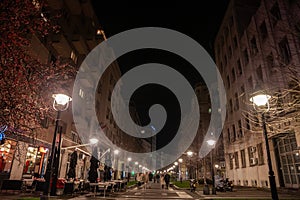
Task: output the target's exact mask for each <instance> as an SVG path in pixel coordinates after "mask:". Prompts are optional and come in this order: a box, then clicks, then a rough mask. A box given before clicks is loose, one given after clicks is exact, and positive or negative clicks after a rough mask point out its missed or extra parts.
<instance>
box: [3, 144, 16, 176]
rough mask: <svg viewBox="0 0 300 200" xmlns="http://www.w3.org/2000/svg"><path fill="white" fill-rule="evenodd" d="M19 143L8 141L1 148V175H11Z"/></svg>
mask: <svg viewBox="0 0 300 200" xmlns="http://www.w3.org/2000/svg"><path fill="white" fill-rule="evenodd" d="M16 144H17V142H15V141H13V140H6V141H5V143H4V144H3V145H1V146H0V173H9V172H10V170H11V165H12V162H13V158H14V153H15V150H16Z"/></svg>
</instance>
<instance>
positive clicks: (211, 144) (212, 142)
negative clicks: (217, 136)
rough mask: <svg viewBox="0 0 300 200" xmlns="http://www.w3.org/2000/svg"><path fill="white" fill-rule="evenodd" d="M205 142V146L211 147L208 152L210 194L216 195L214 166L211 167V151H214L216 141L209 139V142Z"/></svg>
mask: <svg viewBox="0 0 300 200" xmlns="http://www.w3.org/2000/svg"><path fill="white" fill-rule="evenodd" d="M206 142H207V144H208V145H209V146H211V147H212V149H211V151H210V162H211V180H212V188H211V194H216V188H215V169H214V166H213V149H214V146H215V144H216V141H215V140H213V139H210V140H207V141H206Z"/></svg>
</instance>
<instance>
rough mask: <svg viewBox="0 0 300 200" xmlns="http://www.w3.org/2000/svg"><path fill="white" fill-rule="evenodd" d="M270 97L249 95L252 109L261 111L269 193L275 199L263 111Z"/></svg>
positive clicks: (268, 105) (275, 193)
mask: <svg viewBox="0 0 300 200" xmlns="http://www.w3.org/2000/svg"><path fill="white" fill-rule="evenodd" d="M270 98H271V96H270V95H267V94H258V95H255V96H253V97H251V98H250V101H251V102H252V103H253V107H254V109H255V110H256V111H258V112H260V113H261V121H262V128H263V134H264V139H265V145H266V151H267V160H268V166H269V181H270V188H271V195H272V199H273V200H277V199H278V194H277V189H276V182H275V176H274V171H273V168H272V161H271V154H270V147H269V141H268V133H267V127H266V119H265V112H268V111H269V110H270V104H269V99H270Z"/></svg>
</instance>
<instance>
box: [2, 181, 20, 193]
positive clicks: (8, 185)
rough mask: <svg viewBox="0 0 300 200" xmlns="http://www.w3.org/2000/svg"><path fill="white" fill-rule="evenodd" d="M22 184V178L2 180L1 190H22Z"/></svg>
mask: <svg viewBox="0 0 300 200" xmlns="http://www.w3.org/2000/svg"><path fill="white" fill-rule="evenodd" d="M23 187H24V184H23V181H22V180H9V179H6V180H3V182H2V185H1V192H2V191H3V190H6V192H7V191H8V190H12V191H20V192H21V191H22V190H23V189H24V188H23Z"/></svg>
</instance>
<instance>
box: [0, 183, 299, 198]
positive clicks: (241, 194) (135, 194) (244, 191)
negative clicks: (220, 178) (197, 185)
mask: <svg viewBox="0 0 300 200" xmlns="http://www.w3.org/2000/svg"><path fill="white" fill-rule="evenodd" d="M278 196H279V199H280V200H292V199H299V200H300V190H280V189H279V190H278ZM26 197H35V199H39V197H38V195H33V194H29V193H25V194H24V193H21V194H18V193H15V194H5V193H0V200H12V199H14V200H18V199H26ZM27 199H28V198H27ZM53 199H57V200H63V199H64V200H66V199H69V200H87V199H107V200H129V199H133V200H135V199H136V200H137V199H141V200H155V199H161V200H163V199H172V200H179V199H186V200H189V199H247V200H250V199H253V200H254V199H271V192H270V191H269V190H263V189H257V188H243V187H239V188H235V189H234V191H233V192H217V194H216V195H203V191H196V192H190V191H189V190H176V189H173V188H169V189H161V188H160V184H159V183H152V184H151V188H149V187H148V188H146V189H145V188H144V187H140V188H133V189H128V190H127V191H126V192H117V193H114V194H112V195H109V196H106V197H103V196H95V197H94V196H93V195H91V194H88V195H82V196H76V197H75V196H73V197H72V196H59V197H55V198H53Z"/></svg>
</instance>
